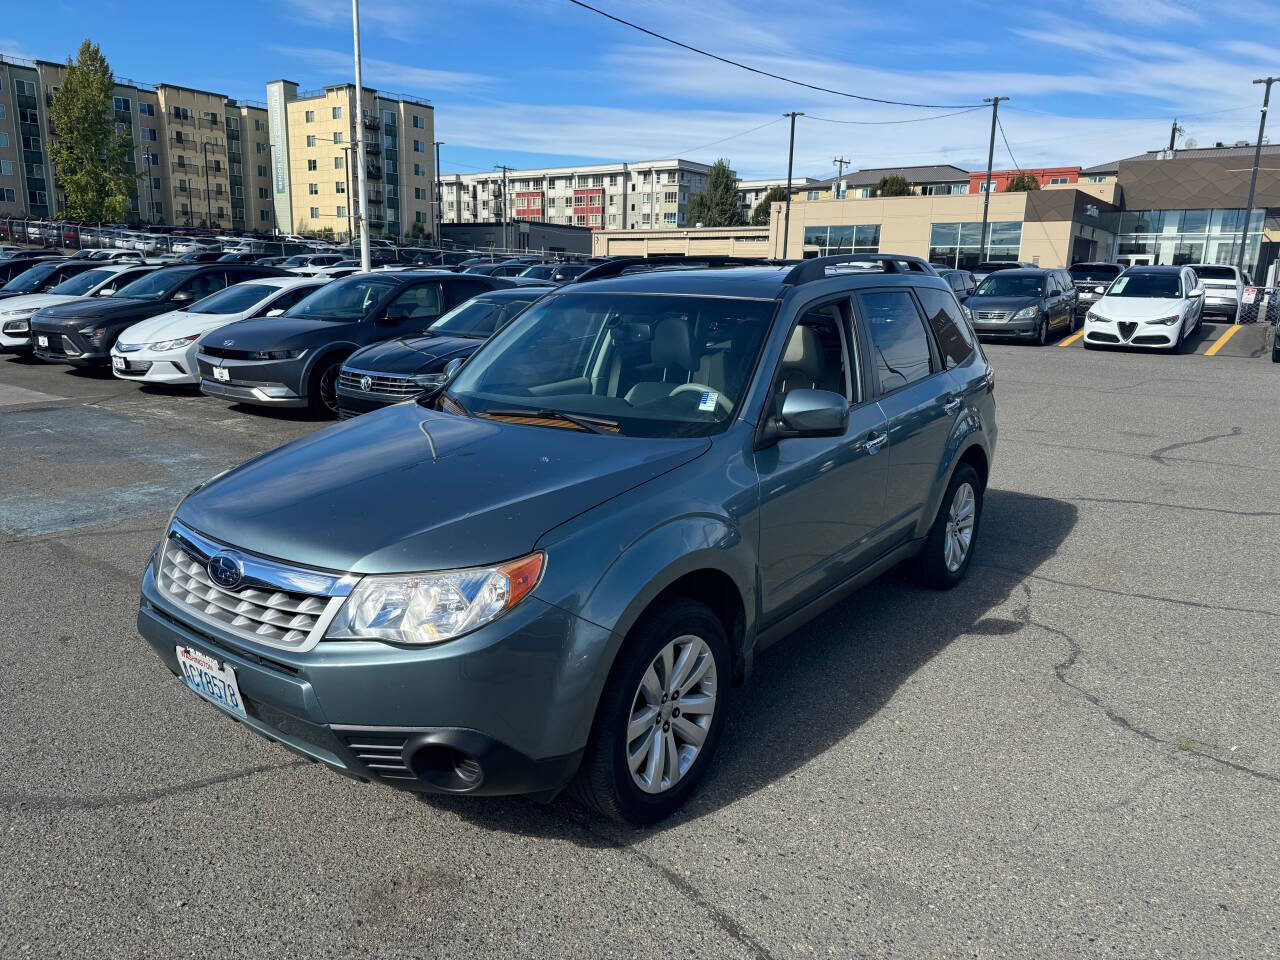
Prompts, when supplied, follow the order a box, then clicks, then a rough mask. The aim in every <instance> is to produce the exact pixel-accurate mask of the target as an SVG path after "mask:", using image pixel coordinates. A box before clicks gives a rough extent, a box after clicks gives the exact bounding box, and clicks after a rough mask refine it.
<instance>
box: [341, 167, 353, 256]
mask: <svg viewBox="0 0 1280 960" xmlns="http://www.w3.org/2000/svg"><path fill="white" fill-rule="evenodd" d="M342 152H343V154H345V156H344V157H343V158H342V165H343V166H344V167H346V168H347V243H350V244H354V243H355V240H356V237H355V233H356V231H355V227H354V226H352V223H351V217H352V209H351V144H347V145H346V146H345V147H343V148H342Z"/></svg>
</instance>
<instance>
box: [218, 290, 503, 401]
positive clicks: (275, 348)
mask: <svg viewBox="0 0 1280 960" xmlns="http://www.w3.org/2000/svg"><path fill="white" fill-rule="evenodd" d="M509 286H511V281H509V280H504V279H502V278H500V277H478V276H474V275H467V276H462V275H460V274H454V273H447V272H444V271H426V270H405V271H380V272H378V273H357V274H352V275H351V276H349V277H343V278H342V279H340V280H334V281H333V282H332V283H329V284H326V285H325V286H324V287H322V288H321V289H319V290H317V291H316V292H315V293H313V294H312V295H311V296H309V297H307V298H306V299H305V300H303V301H301V302H300V303H297V304H295V305H294V306H292V307H291V308H289V310H288V311H287V312H286V313H285V314H284V315H283V316H280V317H272V318H271V319H269V320H244V321H241V322H240V323H237V324H235V325H234V326H231V327H224V328H222V329H220V330H215V331H213V332H212V333H208V334H205V336H204V337H203V338H201V340H200V352H199V353H197V354H196V363H197V364H198V365H199V367H200V389H201V390H202V391H203V392H204V393H206V394H208V395H209V396H211V397H221V398H222V399H224V400H234V401H236V402H238V403H252V404H260V405H262V406H268V407H307V406H309V407H311V408H312V410H313V411H314V412H316V413H320V414H328V415H329V416H336V415H337V413H338V397H337V393H336V385H337V381H338V371H339V370H340V369H341V367H342V364H343V362H344V361H345V360H346V359H347V358H348V357H349V356H351V354H353V353H355V352H356V351H357V350H359V349H360V348H361V347H365V346H368V345H369V344H371V343H377V342H378V341H380V340H390V339H392V338H393V337H404V336H417V335H418V334H420V333H421V332H422V329H423V328H424V327H425V326H427V324H428V323H429V322H430V321H432V320H435V319H436V318H438V317H439V316H440V315H441V314H443V313H445V312H446V311H448V310H451V309H452V308H453V307H456V306H457V305H458V304H460V303H462V302H464V301H466V300H470V299H471V298H472V297H474V296H475V295H476V294H478V293H484V292H485V291H488V290H496V289H498V288H500V287H509Z"/></svg>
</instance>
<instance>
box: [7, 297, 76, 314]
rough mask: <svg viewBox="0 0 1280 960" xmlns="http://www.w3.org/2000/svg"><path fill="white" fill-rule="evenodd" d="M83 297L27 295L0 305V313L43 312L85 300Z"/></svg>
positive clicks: (13, 298)
mask: <svg viewBox="0 0 1280 960" xmlns="http://www.w3.org/2000/svg"><path fill="white" fill-rule="evenodd" d="M83 299H85V298H83V297H72V296H68V295H67V294H65V293H25V294H23V295H22V296H19V297H10V298H9V299H8V300H5V301H4V303H3V304H2V305H0V313H8V312H9V311H10V310H24V311H30V312H32V313H34V312H35V311H37V310H43V309H44V308H45V307H54V306H57V305H58V304H60V303H71V302H72V301H75V300H83Z"/></svg>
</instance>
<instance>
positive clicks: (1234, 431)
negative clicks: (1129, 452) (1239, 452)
mask: <svg viewBox="0 0 1280 960" xmlns="http://www.w3.org/2000/svg"><path fill="white" fill-rule="evenodd" d="M1243 432H1244V431H1243V429H1242V428H1240V427H1232V428H1231V429H1230V430H1229V431H1228V432H1227V433H1211V434H1209V436H1207V437H1201V438H1200V439H1199V440H1183V441H1181V442H1180V443H1171V444H1169V445H1168V446H1167V447H1157V448H1156V449H1154V450H1152V451H1151V452H1150V453H1149V454H1147V456H1148V457H1150V458H1151V459H1152V460H1154V461H1155V462H1156V463H1158V464H1160V465H1161V466H1164V467H1167V466H1168V465H1169V461H1168V460H1166V459H1165V457H1164V455H1165V454H1166V453H1169V452H1170V451H1171V450H1182V449H1183V448H1185V447H1194V446H1198V445H1199V444H1202V443H1212V442H1213V441H1214V440H1225V439H1227V438H1228V437H1238V436H1240V435H1241V434H1242V433H1243Z"/></svg>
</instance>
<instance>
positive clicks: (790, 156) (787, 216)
mask: <svg viewBox="0 0 1280 960" xmlns="http://www.w3.org/2000/svg"><path fill="white" fill-rule="evenodd" d="M783 116H784V117H790V118H791V145H790V146H789V147H787V206H786V209H785V210H784V211H783V214H782V255H781V258H780V259H783V260H785V259H787V238H788V236H789V235H790V233H791V168H792V161H793V160H794V159H795V155H796V117H803V116H804V114H803V113H800V112H798V111H795V110H792V111H791V112H790V113H784V114H783Z"/></svg>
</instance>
